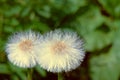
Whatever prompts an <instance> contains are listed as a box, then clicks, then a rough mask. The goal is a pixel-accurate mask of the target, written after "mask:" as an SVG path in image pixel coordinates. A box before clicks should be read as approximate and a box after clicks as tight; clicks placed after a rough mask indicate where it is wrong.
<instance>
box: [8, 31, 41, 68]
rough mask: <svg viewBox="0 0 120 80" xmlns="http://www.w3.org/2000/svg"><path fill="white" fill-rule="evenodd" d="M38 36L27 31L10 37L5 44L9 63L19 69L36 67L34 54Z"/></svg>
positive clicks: (38, 39) (37, 50)
mask: <svg viewBox="0 0 120 80" xmlns="http://www.w3.org/2000/svg"><path fill="white" fill-rule="evenodd" d="M39 41H40V35H39V34H37V33H35V32H32V31H28V32H20V33H16V34H14V35H13V36H11V37H10V38H9V40H8V43H7V44H6V52H7V56H8V59H9V61H10V62H12V63H13V64H14V65H16V66H19V67H25V68H29V67H33V66H35V65H36V53H37V52H39V48H38V45H39V44H40V43H39Z"/></svg>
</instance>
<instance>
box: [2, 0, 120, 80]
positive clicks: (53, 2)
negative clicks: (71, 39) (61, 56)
mask: <svg viewBox="0 0 120 80" xmlns="http://www.w3.org/2000/svg"><path fill="white" fill-rule="evenodd" d="M57 28H61V29H65V30H71V31H75V32H77V33H78V34H79V35H80V36H81V38H83V40H84V42H85V50H86V57H85V59H84V62H83V63H82V65H81V66H80V67H79V68H77V69H76V70H73V71H71V72H68V73H63V76H62V77H61V78H63V79H64V80H120V61H119V60H120V0H0V80H26V72H27V70H26V69H22V68H19V67H16V66H14V65H12V64H11V63H10V62H9V61H8V60H7V57H6V53H5V49H4V47H5V44H6V41H7V38H8V36H10V35H11V34H13V33H14V32H18V31H24V30H29V29H32V30H34V31H39V32H41V33H45V32H47V31H50V30H54V29H57ZM33 80H57V74H53V73H50V72H47V71H45V70H43V69H41V68H40V67H39V66H36V67H35V68H34V74H33Z"/></svg>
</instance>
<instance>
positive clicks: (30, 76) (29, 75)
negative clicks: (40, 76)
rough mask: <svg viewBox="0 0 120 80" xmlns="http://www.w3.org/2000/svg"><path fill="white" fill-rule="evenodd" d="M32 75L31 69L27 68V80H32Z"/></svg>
mask: <svg viewBox="0 0 120 80" xmlns="http://www.w3.org/2000/svg"><path fill="white" fill-rule="evenodd" d="M32 73H33V69H32V68H31V69H30V68H28V73H27V80H32Z"/></svg>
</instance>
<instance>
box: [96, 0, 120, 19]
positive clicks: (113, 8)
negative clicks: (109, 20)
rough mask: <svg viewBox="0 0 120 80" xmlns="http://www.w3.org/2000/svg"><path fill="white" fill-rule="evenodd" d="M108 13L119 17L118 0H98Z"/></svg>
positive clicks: (119, 4) (119, 6)
mask: <svg viewBox="0 0 120 80" xmlns="http://www.w3.org/2000/svg"><path fill="white" fill-rule="evenodd" d="M98 1H99V2H100V4H102V6H103V7H104V8H105V10H107V12H108V13H109V14H111V15H112V16H114V17H116V18H118V17H119V18H120V0H98Z"/></svg>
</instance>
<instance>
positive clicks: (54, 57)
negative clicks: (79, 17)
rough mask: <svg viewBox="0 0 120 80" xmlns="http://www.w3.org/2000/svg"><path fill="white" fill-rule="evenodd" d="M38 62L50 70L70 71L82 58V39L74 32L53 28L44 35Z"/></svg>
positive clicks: (83, 54)
mask: <svg viewBox="0 0 120 80" xmlns="http://www.w3.org/2000/svg"><path fill="white" fill-rule="evenodd" d="M40 50H41V53H40V54H38V56H37V57H38V58H37V62H38V64H39V65H40V66H41V67H42V68H44V69H46V70H47V71H50V72H62V71H65V72H67V71H71V70H73V69H75V68H77V67H78V66H79V65H80V64H81V62H82V61H83V59H84V56H85V51H84V50H83V41H82V40H81V39H80V37H79V36H78V35H77V34H76V33H75V32H65V31H61V30H55V31H51V32H48V33H46V34H45V35H44V37H43V39H42V42H41V46H40Z"/></svg>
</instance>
